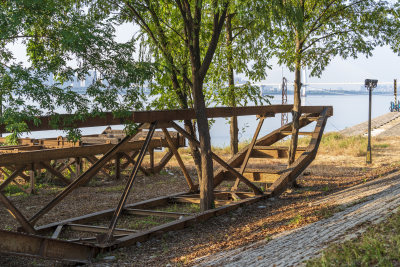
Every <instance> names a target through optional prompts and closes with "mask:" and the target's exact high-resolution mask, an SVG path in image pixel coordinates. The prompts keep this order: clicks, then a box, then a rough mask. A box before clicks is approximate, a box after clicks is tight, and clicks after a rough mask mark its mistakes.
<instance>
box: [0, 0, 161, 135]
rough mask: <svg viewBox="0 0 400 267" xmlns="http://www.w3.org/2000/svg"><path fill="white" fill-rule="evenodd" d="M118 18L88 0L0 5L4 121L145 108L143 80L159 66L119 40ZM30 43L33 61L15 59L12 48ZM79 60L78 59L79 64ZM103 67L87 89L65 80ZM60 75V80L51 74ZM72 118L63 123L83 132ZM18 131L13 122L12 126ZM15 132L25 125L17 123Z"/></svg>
mask: <svg viewBox="0 0 400 267" xmlns="http://www.w3.org/2000/svg"><path fill="white" fill-rule="evenodd" d="M115 23H116V21H113V20H111V19H110V18H108V17H107V14H106V13H104V12H103V13H101V12H95V11H94V10H93V9H88V8H87V7H85V2H84V1H64V0H36V1H33V0H16V1H3V2H1V3H0V96H1V100H2V114H0V115H1V118H0V119H1V122H2V123H5V124H7V125H14V124H15V125H19V124H20V123H22V124H23V122H24V121H28V120H35V117H37V116H40V115H54V116H55V115H57V114H58V113H65V112H67V113H71V114H75V115H74V116H73V118H74V120H83V119H86V118H88V117H90V116H91V115H93V114H98V112H102V111H115V112H116V113H123V112H124V111H128V110H129V111H132V110H134V109H141V108H142V107H143V104H142V103H143V101H142V99H143V94H142V91H141V90H142V89H141V88H142V85H143V84H144V82H145V81H146V80H149V79H151V77H152V75H153V66H152V64H150V63H146V62H137V60H135V58H134V47H135V43H134V42H129V43H125V44H120V43H117V42H116V41H115V40H114V37H115V28H114V26H115ZM16 41H19V42H22V43H23V44H25V45H26V54H27V56H28V59H29V63H28V64H25V65H24V64H22V63H18V62H16V60H15V58H14V55H13V54H12V51H11V50H10V47H11V46H12V45H13V43H15V42H16ZM73 61H77V62H78V64H76V65H77V66H74V64H73ZM94 70H95V71H96V74H97V75H96V76H97V78H96V81H95V82H94V83H93V84H92V85H91V86H90V87H89V88H88V90H87V92H86V93H85V94H81V93H77V92H74V91H72V90H71V86H66V85H65V82H67V81H70V80H74V79H78V80H82V79H83V78H84V77H85V75H87V74H89V73H90V72H92V71H94ZM51 74H53V75H54V80H55V83H54V84H49V81H48V78H49V76H50V75H51ZM71 125H73V121H71V122H68V123H66V122H63V124H61V125H60V124H57V119H55V120H54V127H57V128H58V127H64V126H65V127H66V126H68V130H69V132H70V136H71V137H73V136H75V137H79V132H78V131H77V130H75V129H74V128H73V127H71ZM9 129H11V128H9ZM12 130H13V131H14V132H18V131H21V130H24V131H25V130H26V129H24V128H23V127H12Z"/></svg>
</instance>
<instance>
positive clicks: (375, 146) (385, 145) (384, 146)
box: [372, 144, 390, 148]
mask: <svg viewBox="0 0 400 267" xmlns="http://www.w3.org/2000/svg"><path fill="white" fill-rule="evenodd" d="M388 147H390V145H389V144H373V145H372V148H388Z"/></svg>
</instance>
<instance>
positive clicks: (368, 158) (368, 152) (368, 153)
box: [367, 87, 372, 164]
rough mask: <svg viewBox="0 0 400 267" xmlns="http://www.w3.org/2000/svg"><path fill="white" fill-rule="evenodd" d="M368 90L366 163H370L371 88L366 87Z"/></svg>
mask: <svg viewBox="0 0 400 267" xmlns="http://www.w3.org/2000/svg"><path fill="white" fill-rule="evenodd" d="M367 88H368V91H369V111H368V146H367V163H368V164H371V163H372V153H371V105H372V88H371V87H367Z"/></svg>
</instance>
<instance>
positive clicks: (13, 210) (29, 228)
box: [0, 192, 36, 234]
mask: <svg viewBox="0 0 400 267" xmlns="http://www.w3.org/2000/svg"><path fill="white" fill-rule="evenodd" d="M0 201H1V202H3V205H4V206H5V207H6V208H7V210H8V212H10V214H11V215H12V216H13V217H14V218H15V219H16V220H17V221H18V222H19V223H20V224H21V226H22V228H23V229H24V230H25V231H26V232H27V233H30V234H34V233H36V231H35V229H34V228H33V226H32V225H31V224H30V223H29V222H28V220H27V219H26V218H25V216H24V215H22V213H21V212H20V211H19V210H18V209H17V208H16V207H15V206H14V205H13V204H12V202H11V201H10V200H9V199H8V198H7V197H6V196H5V195H4V194H3V193H2V192H0Z"/></svg>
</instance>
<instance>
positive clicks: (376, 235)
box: [306, 211, 400, 266]
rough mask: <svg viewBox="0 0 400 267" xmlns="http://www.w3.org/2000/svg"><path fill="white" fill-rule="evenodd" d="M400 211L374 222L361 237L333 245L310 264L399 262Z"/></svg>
mask: <svg viewBox="0 0 400 267" xmlns="http://www.w3.org/2000/svg"><path fill="white" fill-rule="evenodd" d="M399 248H400V212H399V211H397V212H396V213H395V214H393V215H392V216H390V217H389V218H388V219H386V220H385V221H384V222H382V223H379V224H377V225H372V226H370V227H369V228H368V229H367V230H366V232H364V233H363V234H362V235H361V236H360V237H358V238H355V239H352V240H349V241H345V242H344V243H340V244H334V245H331V246H330V247H329V248H327V249H326V250H324V251H323V253H322V255H321V257H319V258H316V259H312V260H309V261H307V262H306V266H399V264H400V249H399Z"/></svg>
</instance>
